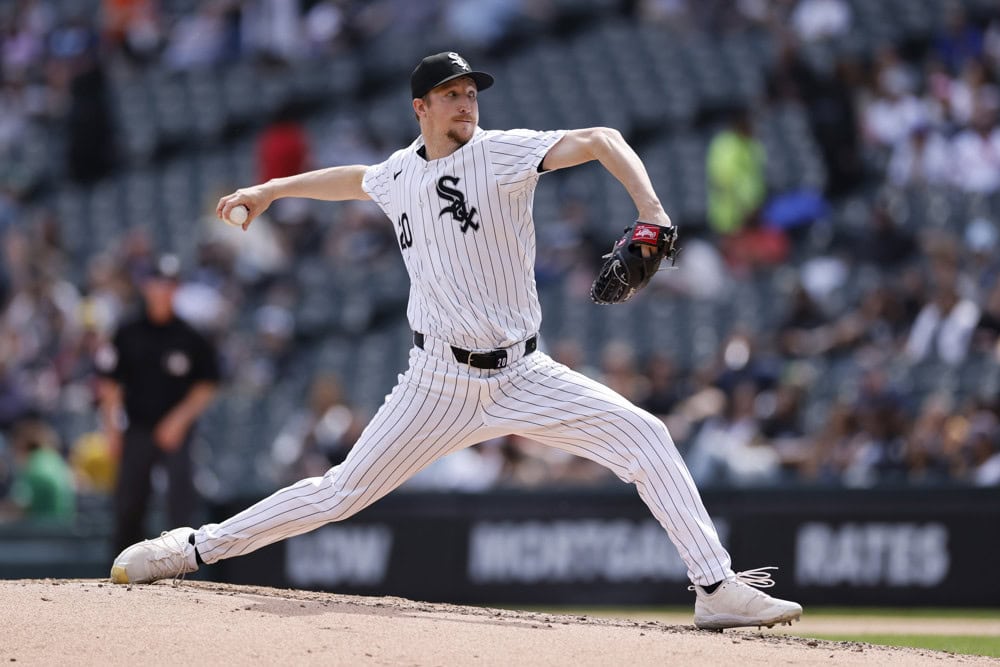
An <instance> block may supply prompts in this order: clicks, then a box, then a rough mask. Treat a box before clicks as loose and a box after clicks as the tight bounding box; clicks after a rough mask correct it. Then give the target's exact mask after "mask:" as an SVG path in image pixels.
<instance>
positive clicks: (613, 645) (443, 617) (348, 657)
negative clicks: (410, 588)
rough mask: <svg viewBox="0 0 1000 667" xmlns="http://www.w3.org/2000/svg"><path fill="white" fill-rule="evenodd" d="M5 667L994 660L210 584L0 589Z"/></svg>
mask: <svg viewBox="0 0 1000 667" xmlns="http://www.w3.org/2000/svg"><path fill="white" fill-rule="evenodd" d="M0 600H2V604H0V618H2V619H3V622H2V624H0V625H2V627H3V632H2V633H0V662H3V663H11V662H15V661H16V662H17V663H19V664H23V663H28V664H59V663H71V664H102V665H104V664H111V665H114V664H135V663H136V662H141V663H151V662H153V661H155V662H156V663H157V664H166V665H185V666H189V665H192V664H205V663H207V664H211V663H218V662H225V663H227V664H246V663H258V664H268V665H272V664H275V665H276V664H295V665H302V664H323V665H350V666H352V667H353V666H356V665H497V666H498V667H499V666H503V667H509V666H510V665H518V666H524V667H526V666H529V665H571V666H572V667H583V666H585V665H601V666H603V665H609V664H621V665H654V664H655V665H663V664H683V665H713V666H714V665H719V664H727V663H729V664H733V663H737V662H738V663H739V664H740V665H741V667H742V666H743V665H768V666H769V667H771V666H773V665H776V664H795V665H812V664H816V665H832V664H836V665H873V664H877V665H907V666H910V665H939V666H940V665H942V664H944V665H949V664H962V665H978V664H984V665H985V664H996V663H995V662H993V661H991V660H989V659H987V658H976V657H971V656H955V655H951V654H946V653H940V652H935V651H924V650H914V649H896V648H888V647H879V646H872V645H869V644H860V643H854V642H827V641H819V640H811V639H801V638H797V637H789V636H787V635H783V634H780V633H776V632H773V631H767V630H764V631H761V632H758V631H756V630H729V631H726V632H724V633H721V634H720V633H709V632H701V631H698V630H696V629H695V628H694V627H693V626H691V625H686V626H685V625H666V624H663V623H658V622H651V621H637V620H623V619H604V618H594V617H588V616H566V615H552V614H541V613H531V612H520V611H505V610H497V609H485V608H478V607H460V606H455V605H447V604H429V603H422V602H413V601H410V600H404V599H400V598H366V597H355V596H345V595H333V594H328V593H314V592H307V591H296V590H278V589H272V588H260V587H252V586H232V585H225V584H215V583H208V582H193V581H189V582H180V583H172V582H160V583H158V584H153V585H148V586H113V585H111V584H108V583H106V582H100V581H94V580H42V581H0Z"/></svg>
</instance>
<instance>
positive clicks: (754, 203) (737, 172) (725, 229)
mask: <svg viewBox="0 0 1000 667" xmlns="http://www.w3.org/2000/svg"><path fill="white" fill-rule="evenodd" d="M764 162H765V154H764V146H763V145H762V144H761V143H760V142H759V141H758V140H757V139H756V138H754V136H753V130H752V129H751V127H750V118H749V115H748V114H747V113H746V112H740V113H739V114H737V115H736V117H735V118H734V119H733V122H732V124H731V126H730V127H729V128H728V129H726V130H723V131H722V132H720V133H719V134H717V135H716V136H715V137H714V138H713V139H712V141H711V143H710V144H709V146H708V158H707V165H706V166H707V169H706V171H707V175H708V222H709V225H710V226H711V227H712V229H713V230H714V231H715V232H716V233H718V234H732V233H734V232H737V231H739V230H740V229H741V228H742V227H743V225H744V224H745V223H746V221H747V219H748V218H749V217H750V216H751V215H753V214H754V213H756V212H757V210H758V209H759V208H760V207H761V205H763V203H764V198H765V196H766V195H767V183H766V181H765V175H764Z"/></svg>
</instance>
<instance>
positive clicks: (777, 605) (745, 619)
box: [688, 567, 802, 630]
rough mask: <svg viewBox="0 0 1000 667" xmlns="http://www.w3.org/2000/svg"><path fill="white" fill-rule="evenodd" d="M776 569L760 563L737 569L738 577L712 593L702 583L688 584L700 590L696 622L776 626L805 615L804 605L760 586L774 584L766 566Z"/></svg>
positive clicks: (711, 625) (704, 626) (713, 625)
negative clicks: (780, 598)
mask: <svg viewBox="0 0 1000 667" xmlns="http://www.w3.org/2000/svg"><path fill="white" fill-rule="evenodd" d="M776 569H778V568H776V567H759V568H757V569H754V570H747V571H746V572H737V573H736V576H735V577H733V578H732V579H727V580H725V581H723V582H722V583H721V584H719V587H718V588H716V589H715V591H714V592H712V593H706V592H705V591H704V590H703V589H702V588H701V586H688V590H694V591H695V592H696V593H697V594H698V598H697V600H696V601H695V603H694V624H695V625H696V626H697V627H699V628H701V629H703V630H723V629H724V628H742V627H754V626H756V627H761V626H767V627H772V626H774V625H776V624H778V623H787V624H788V625H791V624H792V621H797V620H798V619H799V618H800V617H801V616H802V607H801V605H799V604H797V603H795V602H789V601H788V600H779V599H778V598H773V597H771V596H770V595H768V594H767V593H764V592H763V591H760V590H757V589H758V588H770V587H771V586H774V580H773V579H771V575H770V574H768V573H767V572H765V570H776ZM754 586H756V588H754Z"/></svg>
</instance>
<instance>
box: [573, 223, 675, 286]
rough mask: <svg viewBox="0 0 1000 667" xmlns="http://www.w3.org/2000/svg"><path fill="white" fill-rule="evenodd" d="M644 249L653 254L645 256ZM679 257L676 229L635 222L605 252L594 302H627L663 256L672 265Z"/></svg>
mask: <svg viewBox="0 0 1000 667" xmlns="http://www.w3.org/2000/svg"><path fill="white" fill-rule="evenodd" d="M643 248H649V249H650V251H651V252H650V253H649V255H648V256H647V257H643V252H642V249H643ZM676 256H677V228H676V227H661V226H660V225H654V224H652V223H648V222H638V221H637V222H635V223H634V224H633V225H632V226H631V227H629V228H627V229H626V230H625V233H624V234H623V235H622V237H621V238H620V239H618V240H617V241H616V242H615V245H614V247H612V248H611V252H610V253H608V254H607V255H604V257H603V259H605V260H606V261H605V262H604V266H602V267H601V270H600V271H599V272H598V274H597V277H596V278H595V279H594V284H593V285H591V286H590V298H591V300H593V302H594V303H599V304H602V305H603V304H609V303H625V302H626V301H628V300H629V299H631V298H632V297H633V296H635V293H636V292H638V291H639V290H641V289H642V288H643V287H645V286H646V285H647V284H648V283H649V281H650V279H651V278H652V277H653V274H654V273H656V271H657V270H658V269H659V268H660V262H661V261H663V259H664V258H667V259H669V260H670V262H671V264H672V263H673V262H674V260H675V258H676Z"/></svg>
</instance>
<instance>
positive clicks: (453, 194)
mask: <svg viewBox="0 0 1000 667" xmlns="http://www.w3.org/2000/svg"><path fill="white" fill-rule="evenodd" d="M460 180H462V179H460V178H457V177H455V176H442V177H441V178H439V179H438V182H437V193H438V196H439V197H441V198H442V199H445V200H447V201H450V202H451V204H449V205H448V206H445V207H444V208H443V209H441V212H440V213H438V217H441V216H442V215H444V214H445V213H451V217H452V218H454V219H455V221H456V222H458V223H461V227H460V229H461V230H462V233H463V234H464V233H466V232H468V231H469V227H472V229H473V231H477V232H478V231H479V223H478V222H476V207H475V206H473V207H472V208H470V209H466V208H465V193H463V192H462V191H461V190H457V189H455V188H449V187H448V186H447V185H445V183H451V184H452V185H458V182H459V181H460Z"/></svg>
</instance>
